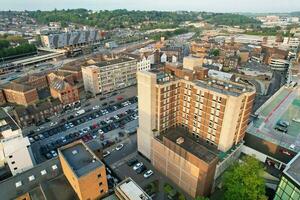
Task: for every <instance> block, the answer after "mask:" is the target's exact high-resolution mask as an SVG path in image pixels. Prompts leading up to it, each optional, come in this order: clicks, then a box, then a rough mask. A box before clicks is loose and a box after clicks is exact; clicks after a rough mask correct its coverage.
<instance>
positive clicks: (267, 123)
mask: <svg viewBox="0 0 300 200" xmlns="http://www.w3.org/2000/svg"><path fill="white" fill-rule="evenodd" d="M255 114H256V116H257V117H256V118H254V119H253V122H252V123H251V124H250V125H249V126H248V129H247V133H249V134H252V135H255V136H257V137H259V138H262V139H264V140H267V141H270V142H272V143H274V144H277V145H280V146H282V147H284V148H288V149H291V150H293V151H295V152H298V151H300V131H299V130H300V87H299V86H297V87H293V88H292V87H286V86H283V87H282V88H280V89H279V90H278V91H277V92H276V93H275V94H274V95H273V96H272V97H270V98H269V100H268V101H266V102H265V103H264V104H263V105H262V106H261V107H260V108H259V109H258V110H257V111H256V112H255ZM280 120H283V121H285V122H288V123H289V126H288V128H287V130H288V131H287V133H283V132H280V131H277V130H275V129H274V128H275V127H276V124H277V122H278V121H280Z"/></svg>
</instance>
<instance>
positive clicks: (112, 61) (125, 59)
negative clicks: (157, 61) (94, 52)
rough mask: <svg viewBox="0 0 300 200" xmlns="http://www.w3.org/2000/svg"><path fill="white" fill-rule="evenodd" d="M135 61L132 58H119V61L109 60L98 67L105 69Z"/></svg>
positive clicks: (100, 63) (98, 64)
mask: <svg viewBox="0 0 300 200" xmlns="http://www.w3.org/2000/svg"><path fill="white" fill-rule="evenodd" d="M133 60H134V59H132V58H126V57H124V58H118V59H114V60H107V61H102V62H99V63H97V64H96V65H97V66H98V67H105V66H109V65H115V64H119V63H124V62H129V61H133Z"/></svg>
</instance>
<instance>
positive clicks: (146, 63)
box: [127, 54, 154, 71]
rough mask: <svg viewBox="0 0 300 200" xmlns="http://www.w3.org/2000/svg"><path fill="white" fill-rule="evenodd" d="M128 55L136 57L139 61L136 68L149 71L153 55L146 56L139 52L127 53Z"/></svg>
mask: <svg viewBox="0 0 300 200" xmlns="http://www.w3.org/2000/svg"><path fill="white" fill-rule="evenodd" d="M127 56H128V57H130V58H133V59H136V60H137V63H136V69H137V71H149V70H150V69H151V62H152V59H154V58H152V57H151V55H150V56H146V55H142V54H141V55H139V54H127Z"/></svg>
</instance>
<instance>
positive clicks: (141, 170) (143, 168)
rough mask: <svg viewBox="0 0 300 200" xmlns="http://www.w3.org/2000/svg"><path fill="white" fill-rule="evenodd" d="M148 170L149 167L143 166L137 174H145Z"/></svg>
mask: <svg viewBox="0 0 300 200" xmlns="http://www.w3.org/2000/svg"><path fill="white" fill-rule="evenodd" d="M146 170H147V167H146V166H145V165H142V166H141V167H140V168H138V169H137V170H135V172H136V173H137V174H141V173H143V172H144V171H146Z"/></svg>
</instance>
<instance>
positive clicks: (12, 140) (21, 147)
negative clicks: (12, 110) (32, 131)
mask: <svg viewBox="0 0 300 200" xmlns="http://www.w3.org/2000/svg"><path fill="white" fill-rule="evenodd" d="M5 163H6V164H7V165H8V166H9V169H10V171H11V173H12V175H16V174H18V173H21V172H23V171H26V170H28V169H30V168H32V167H33V164H34V159H33V155H32V152H31V148H30V142H29V140H28V138H27V137H23V135H22V131H21V129H20V127H19V126H18V125H17V124H16V122H15V121H14V120H13V118H12V117H11V116H10V115H9V114H8V113H7V112H6V111H4V110H3V109H1V110H0V166H3V165H4V164H5Z"/></svg>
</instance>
